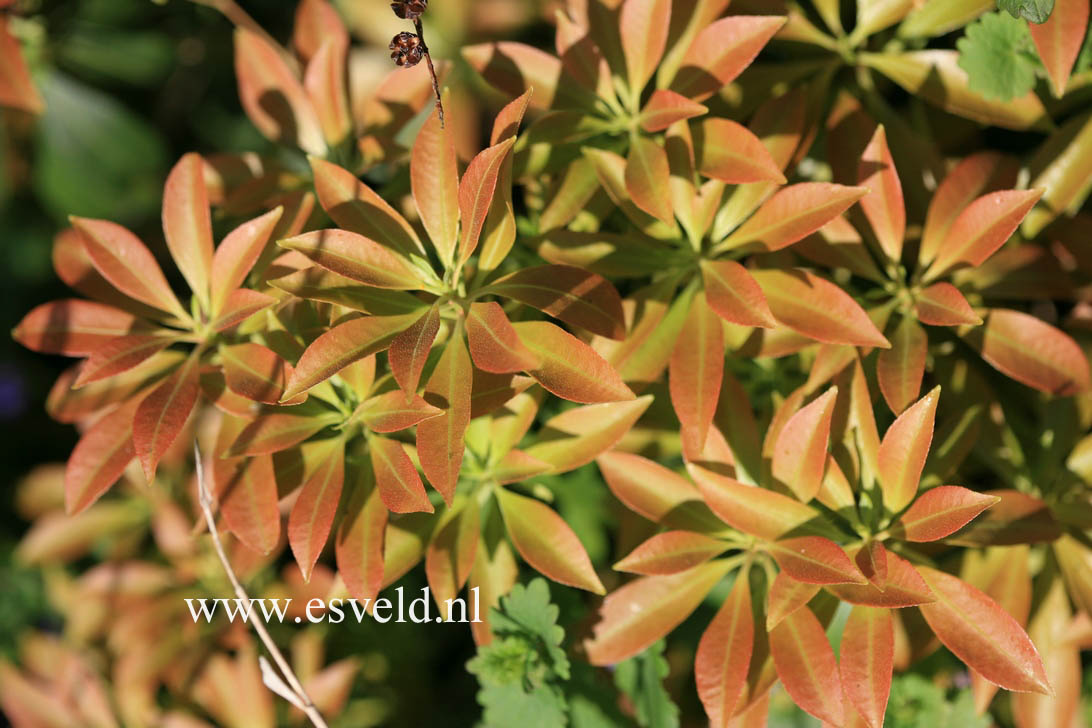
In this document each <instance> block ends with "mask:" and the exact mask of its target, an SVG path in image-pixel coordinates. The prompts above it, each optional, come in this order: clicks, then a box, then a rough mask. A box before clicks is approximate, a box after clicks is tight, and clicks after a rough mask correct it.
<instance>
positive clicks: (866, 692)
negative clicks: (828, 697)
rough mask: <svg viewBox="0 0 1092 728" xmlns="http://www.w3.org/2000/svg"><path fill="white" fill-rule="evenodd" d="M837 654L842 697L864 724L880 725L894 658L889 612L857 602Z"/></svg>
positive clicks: (880, 727) (870, 727) (892, 633)
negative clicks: (842, 691)
mask: <svg viewBox="0 0 1092 728" xmlns="http://www.w3.org/2000/svg"><path fill="white" fill-rule="evenodd" d="M838 656H839V658H840V659H839V663H838V667H839V669H840V670H841V674H842V688H843V689H844V690H845V695H846V699H847V700H848V701H849V703H850V705H852V706H853V707H854V708H856V709H857V712H858V713H860V714H861V716H862V717H863V718H864V721H865V724H866V725H867V726H868V728H883V718H884V713H885V712H886V710H887V699H888V695H889V694H890V692H891V672H892V668H893V665H894V659H895V629H894V622H893V620H892V616H891V612H890V611H889V610H887V609H879V608H876V607H860V606H858V607H854V608H853V609H852V610H850V612H849V619H848V620H847V621H846V626H845V631H843V632H842V644H841V648H840V650H839V655H838Z"/></svg>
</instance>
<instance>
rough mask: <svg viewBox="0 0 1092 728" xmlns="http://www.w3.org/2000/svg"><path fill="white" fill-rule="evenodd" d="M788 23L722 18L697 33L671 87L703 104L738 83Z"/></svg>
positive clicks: (772, 19)
mask: <svg viewBox="0 0 1092 728" xmlns="http://www.w3.org/2000/svg"><path fill="white" fill-rule="evenodd" d="M784 24H785V18H779V17H774V16H769V15H764V16H746V15H737V16H734V17H728V18H721V19H720V20H717V21H715V22H713V23H711V24H709V25H708V26H706V27H705V28H703V29H702V31H701V32H700V33H698V35H697V37H695V38H694V42H693V43H691V44H690V48H689V50H687V52H686V55H685V56H684V57H683V62H682V66H681V67H680V68H679V72H678V74H677V75H676V76H675V80H674V81H672V82H671V88H672V89H673V90H674V91H677V92H679V93H680V94H682V95H683V96H689V97H690V98H692V99H696V100H698V101H701V100H702V99H705V98H708V97H709V96H712V95H713V94H714V93H716V92H717V91H719V90H720V89H721V88H723V87H725V86H727V85H728V84H730V83H731V82H732V81H734V80H735V78H736V76H738V75H739V74H740V73H742V72H743V69H745V68H747V66H749V65H751V61H753V60H754V59H755V56H757V55H758V52H759V51H761V50H762V48H763V47H764V46H765V45H766V43H767V42H768V41H769V40H770V38H772V37H773V35H774V33H776V32H777V31H778V30H780V29H781V26H782V25H784Z"/></svg>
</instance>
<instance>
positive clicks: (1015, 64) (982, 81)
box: [956, 13, 1035, 101]
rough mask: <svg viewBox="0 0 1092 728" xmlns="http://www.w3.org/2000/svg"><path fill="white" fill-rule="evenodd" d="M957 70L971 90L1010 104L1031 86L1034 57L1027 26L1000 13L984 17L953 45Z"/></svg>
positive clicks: (1033, 83) (1033, 75) (1032, 83)
mask: <svg viewBox="0 0 1092 728" xmlns="http://www.w3.org/2000/svg"><path fill="white" fill-rule="evenodd" d="M956 47H957V48H959V67H960V68H962V69H963V70H964V71H966V72H967V83H968V85H969V86H970V87H971V90H973V91H976V92H977V93H979V94H981V95H982V96H985V97H986V98H988V99H998V100H1000V101H1011V100H1012V99H1015V98H1017V97H1020V96H1023V95H1024V94H1026V93H1027V92H1028V91H1030V90H1031V89H1032V88H1033V87H1034V86H1035V60H1034V58H1035V56H1034V55H1033V52H1032V51H1031V35H1030V34H1029V33H1028V26H1027V24H1026V23H1025V22H1024V21H1022V20H1018V19H1016V18H1015V17H1010V16H1008V15H1004V14H1003V13H986V14H985V15H983V16H982V17H981V18H980V19H979V20H978V21H976V22H974V23H972V24H971V25H969V26H967V32H966V35H965V36H964V37H963V38H960V39H959V41H958V42H957V43H956Z"/></svg>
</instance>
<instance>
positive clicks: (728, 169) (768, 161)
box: [697, 119, 785, 185]
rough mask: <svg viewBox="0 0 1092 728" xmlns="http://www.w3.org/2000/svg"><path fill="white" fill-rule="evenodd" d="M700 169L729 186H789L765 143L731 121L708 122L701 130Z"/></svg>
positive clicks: (703, 123)
mask: <svg viewBox="0 0 1092 728" xmlns="http://www.w3.org/2000/svg"><path fill="white" fill-rule="evenodd" d="M699 134H700V137H699V140H700V141H698V144H697V146H698V151H699V159H698V170H699V171H700V172H701V173H702V174H703V175H705V176H706V177H710V178H712V179H718V180H720V181H721V182H726V183H727V184H733V185H736V184H746V183H749V182H766V181H770V182H777V183H778V184H785V176H784V175H783V174H781V168H780V167H779V166H778V164H777V162H775V161H774V159H773V157H772V156H770V152H769V150H767V149H766V145H764V144H763V143H762V140H761V139H759V138H758V137H757V136H755V135H754V133H753V132H751V131H750V130H749V129H747V127H745V126H742V125H740V124H737V123H736V122H734V121H729V120H728V119H704V120H703V121H702V123H701V126H700V127H699Z"/></svg>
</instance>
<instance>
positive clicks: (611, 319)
mask: <svg viewBox="0 0 1092 728" xmlns="http://www.w3.org/2000/svg"><path fill="white" fill-rule="evenodd" d="M485 293H490V294H494V295H498V296H504V297H506V298H511V299H514V300H516V301H519V302H520V303H525V304H527V305H528V306H534V307H535V308H537V309H539V310H540V311H543V312H545V313H548V314H550V315H551V316H553V317H555V318H557V319H560V320H562V321H564V322H565V323H567V324H571V325H573V326H579V327H581V328H583V329H587V330H588V331H590V332H592V333H593V334H598V335H600V336H606V337H608V338H611V339H619V340H620V339H623V338H624V337H625V333H626V325H625V314H624V313H623V312H622V299H621V297H620V296H619V295H618V291H617V290H616V289H615V288H614V286H613V285H611V283H610V281H608V280H606V279H605V278H603V277H602V276H600V275H597V274H595V273H589V272H588V271H586V270H583V269H581V268H576V267H574V266H570V265H542V266H535V267H531V268H524V269H522V270H519V271H516V272H515V273H512V274H510V275H507V276H504V277H503V278H500V279H498V280H497V281H495V282H494V283H492V284H490V285H489V286H487V287H486V288H485V289H484V290H482V291H481V292H480V294H485Z"/></svg>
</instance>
